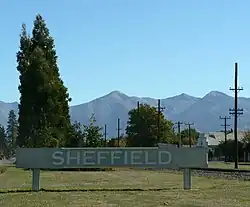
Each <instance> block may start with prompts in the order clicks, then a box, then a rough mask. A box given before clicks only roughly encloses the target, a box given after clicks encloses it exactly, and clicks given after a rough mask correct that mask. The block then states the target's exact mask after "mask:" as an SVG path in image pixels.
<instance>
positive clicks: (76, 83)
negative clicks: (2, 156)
mask: <svg viewBox="0 0 250 207" xmlns="http://www.w3.org/2000/svg"><path fill="white" fill-rule="evenodd" d="M249 9H250V1H248V0H245V1H244V0H238V1H236V0H234V1H232V0H220V1H218V0H210V1H207V0H188V1H186V0H154V1H153V0H119V1H118V0H89V1H87V0H74V1H69V0H43V1H41V2H40V3H39V2H38V1H31V0H26V1H17V0H16V1H15V0H2V1H0V25H1V38H0V45H1V50H2V52H1V58H0V70H1V74H2V76H1V81H0V88H1V92H0V93H1V96H0V100H3V101H8V102H10V101H16V100H19V92H18V89H17V87H18V84H19V79H18V76H19V74H18V72H17V71H16V56H15V55H16V52H17V51H18V47H19V34H20V29H21V24H22V23H23V22H24V23H26V24H27V27H28V30H29V32H31V29H32V24H33V21H34V18H35V15H36V14H37V13H40V14H41V15H42V16H43V17H44V19H45V20H46V22H47V25H48V27H49V29H50V32H51V35H52V36H53V37H54V38H55V44H56V49H57V54H58V56H59V66H60V73H61V76H62V78H63V80H64V82H65V85H66V86H67V87H68V89H69V93H70V95H71V97H72V99H73V101H72V103H71V105H74V104H79V103H83V102H86V101H90V100H91V99H94V98H96V97H98V96H102V95H104V94H106V93H109V92H111V91H113V90H120V91H121V92H124V93H126V94H128V95H134V96H148V97H154V98H164V97H169V96H174V95H177V94H180V93H183V92H184V93H188V94H190V95H194V96H204V95H205V94H206V93H207V92H209V91H211V90H219V91H222V92H225V93H227V94H230V95H233V93H232V92H231V91H229V90H228V89H229V87H230V86H233V74H234V62H235V61H237V62H238V63H239V84H240V86H243V87H244V91H242V92H240V95H241V96H247V97H249V96H250V95H249V94H250V81H249V80H250V12H249Z"/></svg>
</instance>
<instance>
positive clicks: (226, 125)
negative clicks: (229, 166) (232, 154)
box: [219, 116, 231, 162]
mask: <svg viewBox="0 0 250 207" xmlns="http://www.w3.org/2000/svg"><path fill="white" fill-rule="evenodd" d="M219 118H220V119H224V124H221V126H224V134H225V144H227V127H228V126H230V124H227V120H228V119H231V117H230V116H229V117H227V116H224V117H221V116H220V117H219ZM226 161H227V153H226V154H225V162H226Z"/></svg>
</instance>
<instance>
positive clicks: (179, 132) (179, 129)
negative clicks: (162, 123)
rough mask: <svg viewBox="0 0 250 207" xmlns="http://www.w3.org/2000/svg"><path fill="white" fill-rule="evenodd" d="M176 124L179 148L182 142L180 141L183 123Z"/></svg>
mask: <svg viewBox="0 0 250 207" xmlns="http://www.w3.org/2000/svg"><path fill="white" fill-rule="evenodd" d="M175 124H177V130H178V137H179V148H180V147H181V144H182V141H181V125H182V124H184V123H183V122H180V121H178V122H176V123H175Z"/></svg>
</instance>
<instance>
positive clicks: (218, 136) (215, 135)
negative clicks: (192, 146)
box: [205, 131, 244, 148]
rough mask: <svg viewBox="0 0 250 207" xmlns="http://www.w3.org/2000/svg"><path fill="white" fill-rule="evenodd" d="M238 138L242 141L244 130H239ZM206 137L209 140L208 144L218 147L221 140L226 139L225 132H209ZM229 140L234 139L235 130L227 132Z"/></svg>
mask: <svg viewBox="0 0 250 207" xmlns="http://www.w3.org/2000/svg"><path fill="white" fill-rule="evenodd" d="M237 135H238V140H239V141H241V140H242V139H243V138H244V131H238V133H237ZM205 137H206V139H207V142H208V146H209V147H211V148H215V147H217V146H218V145H219V144H220V142H224V141H225V134H224V132H209V133H205ZM227 140H234V132H232V133H229V134H227Z"/></svg>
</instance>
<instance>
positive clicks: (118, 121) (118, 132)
mask: <svg viewBox="0 0 250 207" xmlns="http://www.w3.org/2000/svg"><path fill="white" fill-rule="evenodd" d="M120 131H121V128H120V118H118V119H117V142H118V147H120Z"/></svg>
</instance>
